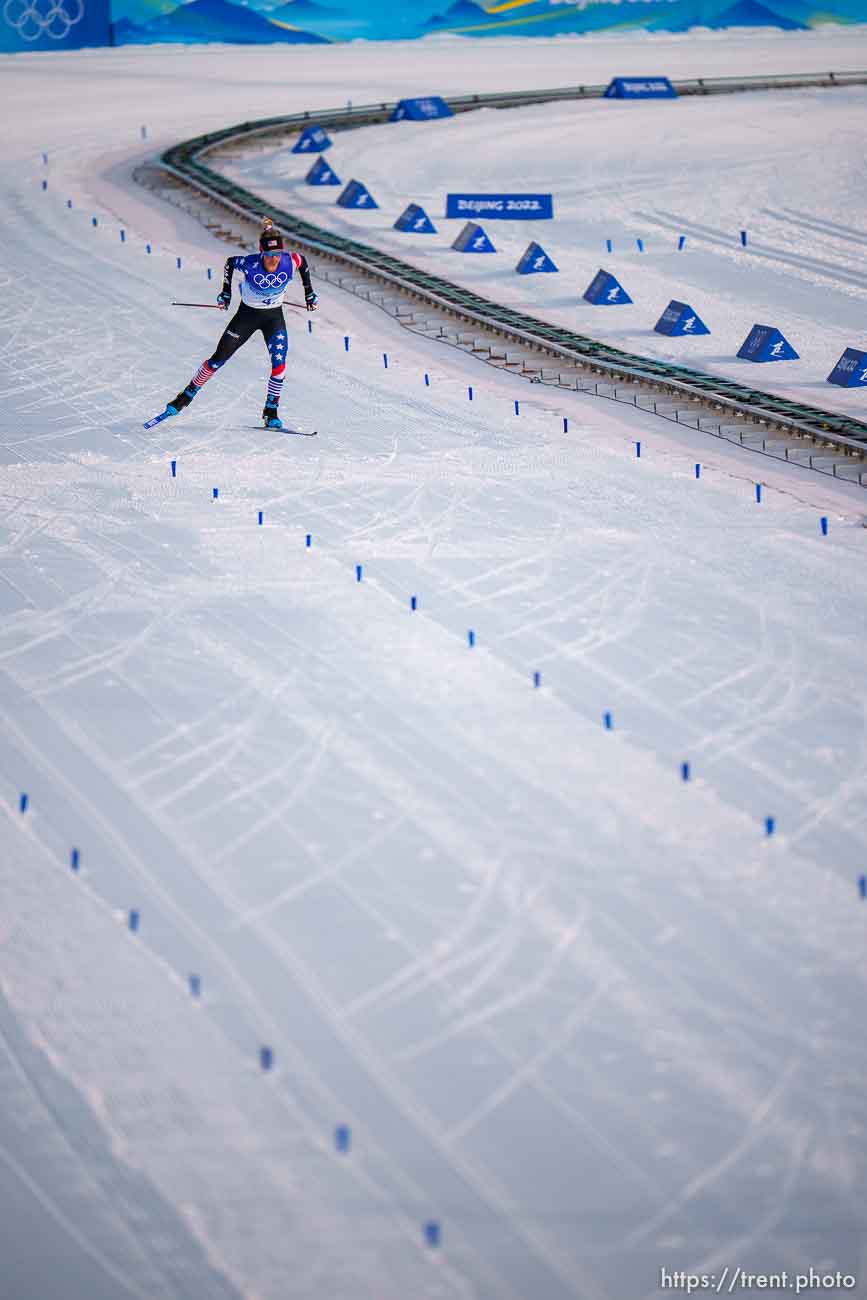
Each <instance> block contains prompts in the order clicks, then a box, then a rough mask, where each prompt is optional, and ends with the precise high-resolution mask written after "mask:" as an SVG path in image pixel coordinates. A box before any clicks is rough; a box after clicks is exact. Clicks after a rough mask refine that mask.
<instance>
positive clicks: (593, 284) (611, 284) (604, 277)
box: [584, 267, 632, 307]
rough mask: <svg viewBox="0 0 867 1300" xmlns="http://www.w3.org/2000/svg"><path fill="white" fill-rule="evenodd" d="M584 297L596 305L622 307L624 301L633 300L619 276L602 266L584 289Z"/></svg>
mask: <svg viewBox="0 0 867 1300" xmlns="http://www.w3.org/2000/svg"><path fill="white" fill-rule="evenodd" d="M584 297H585V299H586V300H587V302H592V303H593V305H594V307H622V306H623V304H624V303H628V302H632V299H631V298H630V296H629V294H628V293H627V292H626V290H625V289H624V287H623V285H622V284H621V283H620V281H619V280H618V279H617V277H616V276H614V275H612V274H611V272H610V271H603V270H602V268H601V267H600V269H599V270H598V271H597V272H596V274H595V275H594V277H593V279H592V280H591V281H590V283H589V284H588V286H587V288H586V289H585V290H584Z"/></svg>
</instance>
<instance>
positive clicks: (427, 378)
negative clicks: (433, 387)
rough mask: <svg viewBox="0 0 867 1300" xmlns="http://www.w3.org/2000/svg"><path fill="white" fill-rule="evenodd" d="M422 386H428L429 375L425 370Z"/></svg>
mask: <svg viewBox="0 0 867 1300" xmlns="http://www.w3.org/2000/svg"><path fill="white" fill-rule="evenodd" d="M424 386H425V388H430V375H429V374H428V373H427V371H425V376H424Z"/></svg>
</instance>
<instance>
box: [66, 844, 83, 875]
mask: <svg viewBox="0 0 867 1300" xmlns="http://www.w3.org/2000/svg"><path fill="white" fill-rule="evenodd" d="M80 865H81V858H80V856H79V852H78V849H73V850H72V852H71V853H70V855H69V869H70V871H77V870H78V868H79V866H80Z"/></svg>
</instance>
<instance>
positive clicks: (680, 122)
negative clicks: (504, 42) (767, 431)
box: [215, 86, 867, 419]
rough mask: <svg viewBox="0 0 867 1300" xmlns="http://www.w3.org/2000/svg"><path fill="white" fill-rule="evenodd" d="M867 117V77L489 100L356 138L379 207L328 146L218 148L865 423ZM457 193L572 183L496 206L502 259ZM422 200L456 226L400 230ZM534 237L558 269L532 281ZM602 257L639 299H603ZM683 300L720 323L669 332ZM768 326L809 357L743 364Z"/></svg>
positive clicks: (650, 351)
mask: <svg viewBox="0 0 867 1300" xmlns="http://www.w3.org/2000/svg"><path fill="white" fill-rule="evenodd" d="M865 114H867V88H865V87H863V86H858V87H852V88H850V89H846V90H840V91H833V92H832V93H830V94H829V93H828V91H827V90H817V89H812V90H801V91H789V92H780V91H768V92H765V93H761V92H756V93H752V94H750V95H749V98H748V100H746V101H744V100H743V99H742V98H741V97H740V96H736V95H733V96H726V97H723V98H720V97H710V98H706V99H705V98H684V99H680V100H676V101H674V100H664V101H661V102H655V103H652V104H648V103H647V102H643V101H632V102H629V101H622V102H621V101H615V102H611V101H610V100H599V99H596V100H590V101H587V102H585V103H582V102H573V103H564V104H559V105H552V104H540V105H538V106H535V107H532V108H524V109H520V110H511V111H503V110H498V109H482V110H480V111H478V112H474V113H472V114H461V115H459V116H457V117H453V118H448V119H443V120H440V121H435V122H422V123H415V122H403V123H400V124H396V125H387V126H374V127H367V128H363V129H360V130H358V131H351V132H344V133H339V134H337V135H336V136H335V142H334V145H333V147H332V148H331V149H330V150H329V151H328V153H327V155H326V157H327V159H328V162H329V165H330V166H331V167H332V168H333V169H334V171H335V172H336V173H337V174H338V176H340V177H341V179H342V180H344V181H348V180H349V179H350V177H356V178H359V179H361V180H362V181H363V182H364V183H365V185H366V186H367V188H368V190H369V191H370V192H371V194H372V195H373V197H374V199H375V200H376V202H377V203H378V204H379V211H373V210H370V211H365V210H363V209H349V208H343V207H339V206H337V203H336V199H335V196H336V195H338V194H339V193H340V190H339V189H335V188H329V187H325V186H313V185H308V184H306V183H305V181H304V177H305V175H306V173H307V171H308V169H309V168H310V165H311V160H310V158H309V157H308V156H305V155H300V156H299V155H297V154H292V152H291V151H290V150H287V149H286V148H285V147H280V148H278V149H275V148H271V149H268V150H266V151H264V152H263V153H256V154H253V155H252V156H250V157H249V158H247V159H246V160H242V161H238V162H235V163H232V164H229V165H225V166H224V165H221V164H220V163H219V160H218V159H217V160H215V161H216V164H217V166H218V168H219V170H222V171H225V172H226V174H228V175H231V176H233V177H234V178H235V179H237V180H239V181H240V182H241V183H242V184H244V185H246V186H247V188H249V189H252V190H254V191H255V192H256V193H257V194H262V195H264V196H265V197H267V198H268V199H269V200H270V201H271V202H273V203H274V204H275V205H279V206H280V207H282V208H287V209H288V210H289V211H306V212H308V213H309V214H310V215H311V216H312V218H313V220H314V221H316V223H317V224H318V225H321V226H323V227H325V228H326V229H329V230H335V231H337V232H338V233H339V234H344V235H349V236H351V237H353V238H356V239H361V240H363V241H365V242H367V243H371V244H373V245H375V246H376V247H379V248H383V249H385V250H386V251H388V252H390V253H392V254H394V255H395V256H397V257H401V258H403V259H404V260H406V261H409V262H411V263H413V264H414V265H416V266H419V267H421V268H422V269H423V270H425V271H428V272H430V273H432V274H435V275H440V276H443V277H445V278H446V279H450V280H453V281H455V282H457V283H459V284H462V285H466V286H468V287H470V288H472V289H475V290H476V291H477V292H479V293H481V294H482V295H483V296H485V297H487V298H491V299H493V300H494V301H499V302H506V303H509V304H510V305H513V306H516V307H519V308H521V309H523V310H525V311H527V312H529V313H530V314H531V315H534V316H536V317H539V318H542V319H544V320H547V321H552V322H554V323H556V324H559V325H563V326H565V327H566V328H568V329H571V330H574V331H577V332H578V333H580V334H587V335H590V336H591V337H593V338H598V339H604V340H605V341H606V342H610V343H611V344H613V345H614V346H615V347H619V348H622V349H625V350H627V351H632V352H634V353H637V354H638V355H647V356H655V357H660V358H662V359H664V360H668V361H673V362H676V363H678V364H680V365H687V366H692V367H695V368H697V369H701V370H709V371H712V372H713V373H716V374H722V375H726V376H727V377H729V378H732V379H735V380H737V381H738V382H739V383H741V384H744V385H752V384H755V385H756V386H758V387H761V388H764V389H765V390H766V391H767V390H769V391H772V392H778V393H782V394H784V395H785V396H786V397H790V398H792V399H794V400H796V401H801V402H805V403H808V404H810V405H815V406H822V407H824V408H826V409H831V410H839V411H843V412H846V413H848V414H851V415H854V416H856V417H858V418H861V419H863V418H864V415H865V391H867V390H864V389H844V388H838V387H836V386H829V385H828V384H827V383H826V380H827V376H828V375H829V374H830V372H831V370H832V369H833V368H834V366H835V364H836V362H837V360H838V358H839V357H840V356H841V355H842V353H843V351H844V350H845V349H846V348H847V347H856V348H860V349H862V350H864V351H867V328H865V307H867V272H865V269H864V253H865V250H867V222H865V220H864V207H863V198H864V194H865V192H867V164H865V160H864V150H863V148H862V145H863V137H864V126H863V124H864V121H865ZM805 157H806V158H808V159H809V160H810V165H809V176H808V178H807V179H808V183H807V184H806V185H805V177H804V174H803V167H802V160H803V159H804V158H805ZM448 193H469V194H503V193H506V194H515V193H517V194H537V193H549V194H551V193H553V200H554V213H555V219H554V220H553V221H517V222H515V221H500V220H496V219H490V220H489V219H487V218H486V217H485V216H481V217H479V218H478V220H479V222H480V224H481V225H482V227H483V229H484V230H485V232H486V233H487V235H488V237H489V239H490V240H491V241H492V243H493V244H494V246H495V248H496V254H494V255H491V254H487V255H484V254H463V253H458V252H456V251H455V250H454V249H453V248H452V247H451V246H452V244H453V242H454V240H455V238H456V237H457V235H458V234H459V232H460V231H461V230H462V229H463V227H464V225H465V222H466V218H462V219H460V220H456V219H454V218H452V219H446V218H445V210H446V203H445V198H446V195H447V194H448ZM409 203H418V204H420V205H421V206H422V207H424V209H425V211H426V212H427V213H428V215H429V216H430V217H431V219H432V220H433V222H434V225H435V226H436V227H437V232H438V233H437V234H436V235H415V234H407V233H405V232H401V231H396V230H395V229H394V222H395V220H396V218H397V217H398V215H399V214H400V213H401V212H403V210H404V208H405V207H406V206H407V204H409ZM742 230H744V231H746V236H747V245H746V247H744V246H743V245H742V242H741V233H740V232H741V231H742ZM680 236H684V237H685V241H686V242H685V244H684V247H683V249H682V250H679V249H678V243H679V238H680ZM531 240H535V241H537V242H538V243H539V244H541V245H542V247H543V248H544V250H545V252H546V253H548V255H549V257H551V258H552V259H553V261H554V264H555V265H556V266H557V268H558V273H557V274H555V273H550V274H535V275H534V274H531V275H518V274H516V267H517V264H518V262H519V260H520V258H521V256H522V254H523V253H524V251H525V249H526V248H527V246H528V244H529V243H530V241H531ZM608 240H610V241H611V243H612V248H613V252H612V253H611V254H609V253H608V251H607V241H608ZM639 240H640V241H641V244H640V245H639ZM600 267H603V268H604V269H605V270H607V271H610V272H612V273H613V274H614V275H615V276H616V277H617V279H618V280H619V281H620V283H621V284H622V285H623V287H624V288H625V289H626V291H627V293H628V294H629V296H630V297H631V298H632V299H633V303H632V304H631V305H630V304H623V305H620V306H618V307H615V308H611V307H608V306H596V305H591V304H590V303H588V302H585V301H583V299H582V295H583V292H584V290H585V289H586V288H587V287H588V286H589V284H590V282H591V281H592V279H593V277H594V276H595V274H596V272H597V270H598V269H599V268H600ZM671 299H676V300H678V301H680V302H686V303H688V304H689V305H690V307H692V309H693V310H694V311H696V312H697V313H698V315H699V316H700V317H701V319H702V320H703V321H704V322H705V324H706V325H707V326H708V328H709V329H710V331H711V332H710V334H707V335H704V336H695V337H693V338H690V339H684V338H682V337H681V338H668V337H666V336H665V335H662V334H657V333H655V332H654V328H653V327H654V325H655V324H656V322H657V321H658V320H659V317H660V316H661V314H662V312H663V310H664V309H665V308H666V306H667V305H668V303H669V302H670V300H671ZM756 322H759V323H762V324H771V325H775V326H777V328H779V329H780V330H782V332H783V334H784V335H785V337H786V338H787V339H788V340H789V342H790V343H791V344H792V345H793V347H794V348H795V351H796V352H798V354H799V356H800V360H798V361H793V362H789V363H787V364H785V365H764V366H759V367H757V365H756V363H755V362H750V361H745V360H739V359H738V357H737V352H738V349H739V348H740V346H741V344H742V343H743V342H744V340H745V339H746V337H747V335H748V334H749V332H750V329H751V328H752V326H753V324H754V323H756Z"/></svg>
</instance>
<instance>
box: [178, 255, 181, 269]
mask: <svg viewBox="0 0 867 1300" xmlns="http://www.w3.org/2000/svg"><path fill="white" fill-rule="evenodd" d="M180 269H181V259H180V258H178V270H179V271H180Z"/></svg>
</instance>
